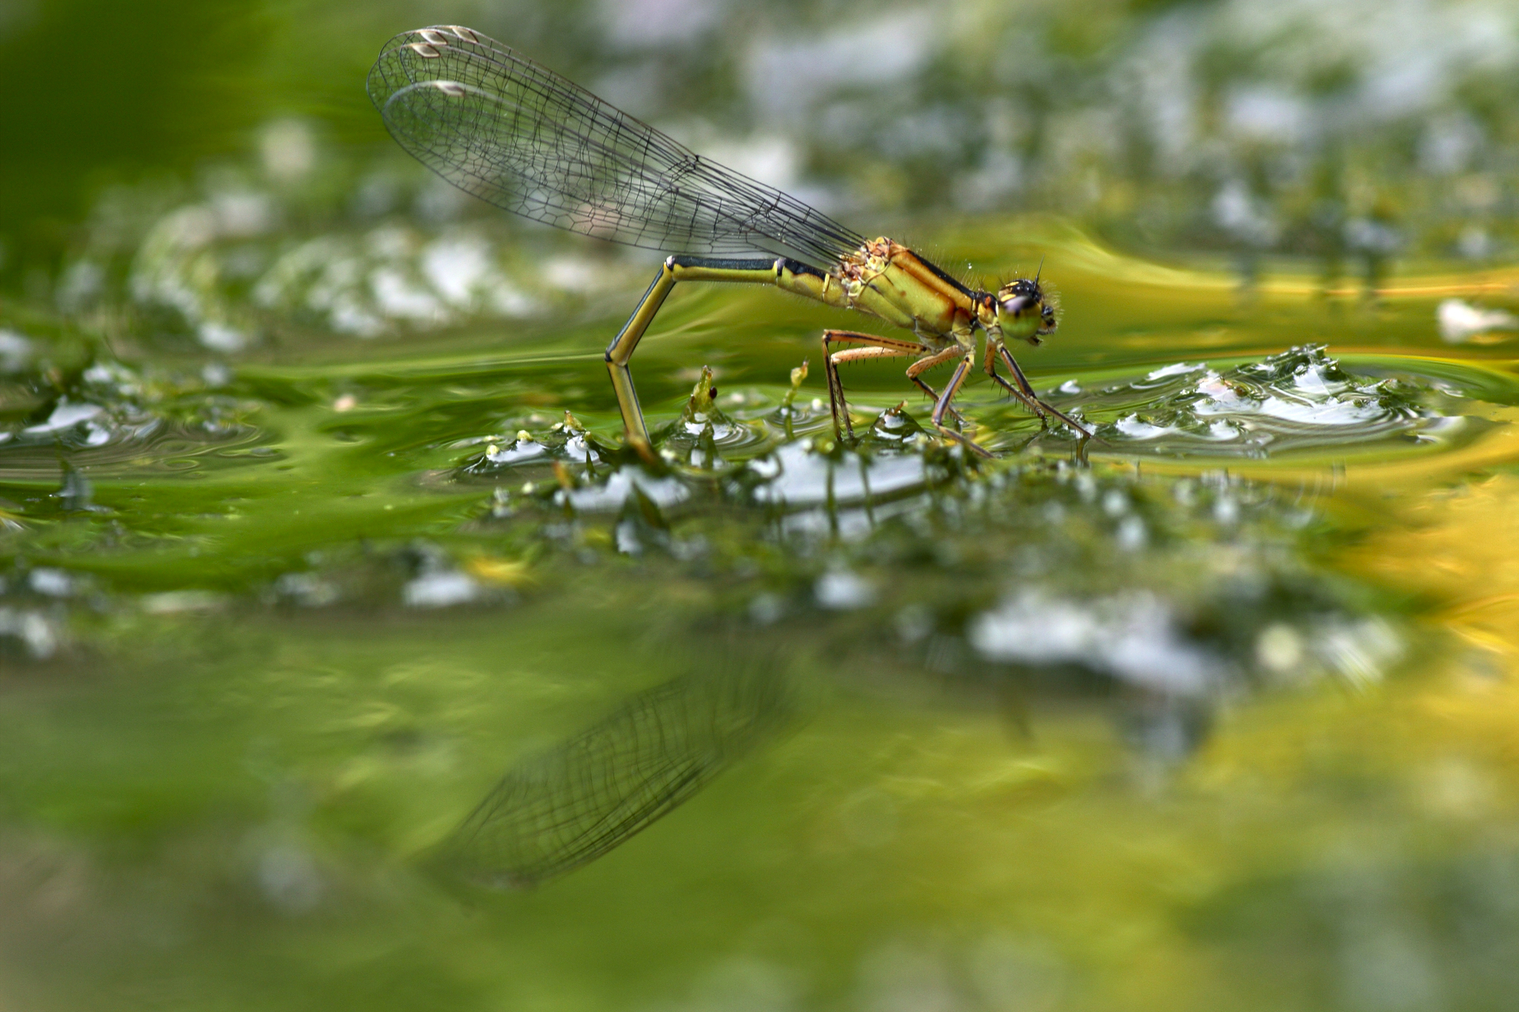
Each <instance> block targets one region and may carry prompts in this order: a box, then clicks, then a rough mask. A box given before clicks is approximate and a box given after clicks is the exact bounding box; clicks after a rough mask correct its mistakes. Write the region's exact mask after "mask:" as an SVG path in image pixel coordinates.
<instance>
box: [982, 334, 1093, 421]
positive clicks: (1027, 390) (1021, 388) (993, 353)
mask: <svg viewBox="0 0 1519 1012" xmlns="http://www.w3.org/2000/svg"><path fill="white" fill-rule="evenodd" d="M996 357H1000V358H1001V359H1002V361H1003V362H1004V363H1006V365H1007V371H1008V372H1010V373H1012V374H1013V379H1014V380H1015V381H1016V382H1017V384H1018V385H1017V386H1016V387H1015V386H1013V384H1011V383H1009V382H1008V381H1007V380H1005V379H1003V378H1002V377H1001V376H1000V375H998V373H997V362H996ZM986 374H987V375H988V376H990V377H991V378H992V379H994V380H996V381H997V382H998V383H1000V384H1001V385H1002V386H1003V387H1004V388H1005V389H1006V390H1007V392H1008V393H1010V394H1012V395H1013V396H1014V397H1016V398H1018V400H1020V401H1022V402H1023V404H1024V405H1025V406H1026V407H1028V409H1029V410H1031V411H1033V412H1034V414H1036V415H1038V416H1039V418H1040V420H1041V421H1044V420H1046V419H1047V418H1048V416H1049V415H1054V416H1055V417H1056V418H1058V419H1060V420H1061V421H1062V422H1064V423H1065V424H1067V425H1069V426H1070V427H1071V428H1073V429H1075V430H1076V431H1077V432H1079V433H1080V434H1081V437H1082V438H1083V439H1091V438H1092V434H1091V433H1090V432H1089V431H1087V430H1086V429H1085V428H1083V427H1082V426H1080V425H1078V424H1077V423H1076V421H1075V419H1073V418H1071V416H1070V415H1068V414H1066V413H1065V412H1064V411H1061V410H1060V409H1059V408H1055V407H1051V406H1050V405H1048V404H1046V403H1044V401H1042V400H1040V399H1039V395H1038V394H1036V393H1035V392H1034V388H1033V386H1032V385H1031V384H1030V383H1029V381H1028V377H1026V376H1024V375H1023V370H1022V369H1020V368H1018V363H1017V362H1015V361H1013V356H1012V353H1011V352H1009V351H1008V350H1007V347H1006V346H1005V345H1003V344H1002V343H1001V342H990V341H988V342H987V345H986Z"/></svg>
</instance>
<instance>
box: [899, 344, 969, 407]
mask: <svg viewBox="0 0 1519 1012" xmlns="http://www.w3.org/2000/svg"><path fill="white" fill-rule="evenodd" d="M964 350H965V349H963V348H961V347H960V346H959V345H957V344H952V345H950V346H949V347H948V348H945V349H944V350H943V351H936V352H934V353H933V354H932V355H925V356H924V357H923V358H920V359H918V360H917V361H916V362H914V363H913V364H912V365H910V366H908V367H907V378H908V379H910V380H912V381H913V383H915V384H917V387H918V389H919V390H922V391H923V392H924V393H926V394H928V396H929V397H930V398H931V399H932V400H933V401H935V402H936V403H937V402H938V400H939V393H938V391H937V390H935V389H934V388H933V387H931V386H929V385H928V384H927V383H926V382H924V381H923V380H922V379H921V378H920V377H921V376H922V375H923V374H924V373H925V372H927V371H928V370H930V369H932V368H934V367H935V366H940V365H943V364H944V363H945V362H952V361H954V360H955V359H957V358H959V357H960V355H961V353H962V352H964ZM949 413H950V414H952V415H954V416H955V421H957V422H959V423H960V424H961V425H964V424H965V416H964V415H962V414H960V412H958V411H956V410H955V409H954V408H950V409H949Z"/></svg>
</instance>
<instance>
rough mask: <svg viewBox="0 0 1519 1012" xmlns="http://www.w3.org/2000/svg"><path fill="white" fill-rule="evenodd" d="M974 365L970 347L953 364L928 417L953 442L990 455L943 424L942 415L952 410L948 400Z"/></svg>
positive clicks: (987, 455) (974, 355)
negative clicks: (956, 363) (952, 369)
mask: <svg viewBox="0 0 1519 1012" xmlns="http://www.w3.org/2000/svg"><path fill="white" fill-rule="evenodd" d="M956 350H957V351H958V350H959V349H958V348H957V349H956ZM975 367H976V352H975V349H971V350H969V351H966V352H965V357H964V358H962V359H961V360H960V364H959V365H957V366H955V372H954V375H952V376H951V377H950V378H949V382H948V383H946V384H945V385H944V392H943V393H942V394H940V395H939V400H938V401H937V402H936V403H935V404H934V413H933V414H932V415H931V416H930V419H931V420H932V421H933V423H934V428H936V429H938V430H939V431H940V432H941V433H943V434H944V435H946V436H948V437H949V438H950V439H953V440H954V441H955V442H957V443H959V444H961V445H962V446H964V447H965V448H966V449H968V450H970V451H971V452H972V453H977V454H980V455H981V456H983V457H990V456H991V451H989V450H987V449H985V448H983V447H980V446H977V445H976V444H975V443H973V442H972V441H971V440H970V438H969V437H967V436H966V435H964V434H963V433H960V432H956V431H955V430H954V429H950V428H946V427H945V425H944V416H945V415H947V414H948V413H949V412H950V411H952V410H954V409H953V408H952V407H950V401H953V400H954V399H955V394H957V393H959V392H960V386H961V384H963V383H964V382H965V377H967V376H969V375H970V371H971V370H972V369H974V368H975Z"/></svg>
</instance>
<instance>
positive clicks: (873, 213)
mask: <svg viewBox="0 0 1519 1012" xmlns="http://www.w3.org/2000/svg"><path fill="white" fill-rule="evenodd" d="M1516 20H1519V13H1516V11H1515V9H1514V7H1513V5H1512V4H1508V3H1503V2H1496V0H1495V2H1490V3H1485V2H1462V3H1435V2H1428V0H1406V2H1403V0H1400V2H1396V3H1390V4H1382V3H1376V4H1371V3H1368V4H1360V3H1357V2H1353V0H1341V2H1335V3H1307V2H1303V3H1297V2H1292V3H1280V4H1267V5H1263V4H1258V3H1250V2H1245V0H1241V2H1236V3H1228V2H1219V3H1172V2H1158V0H1146V2H1133V3H1122V2H1116V0H1078V2H1068V3H1067V2H1059V3H1057V2H1043V0H1028V2H1020V3H1009V2H993V0H955V2H952V3H946V4H932V5H929V4H911V3H900V4H892V5H888V6H885V7H866V6H861V5H852V4H849V3H847V2H825V3H815V4H801V3H791V2H779V3H774V4H764V5H745V4H739V3H725V2H721V0H630V2H611V0H607V2H600V3H590V2H569V3H561V4H554V5H542V4H536V3H526V2H524V3H511V2H475V3H450V4H421V3H401V2H394V0H392V2H377V3H370V4H363V5H343V4H334V3H320V2H310V3H298V2H288V3H273V2H245V0H237V2H230V3H225V4H217V5H200V4H193V3H161V4H152V5H145V6H140V7H126V6H123V5H119V4H93V3H88V2H84V0H56V2H48V3H42V2H40V0H7V2H6V5H5V7H4V8H3V11H0V54H3V68H4V69H3V74H4V77H5V82H6V88H7V94H8V95H10V96H11V97H10V100H9V101H7V102H6V103H5V104H4V108H3V111H0V130H3V135H4V136H5V137H6V138H7V142H6V156H5V159H4V165H3V167H0V173H3V175H0V236H3V237H4V241H5V244H6V250H7V256H6V258H5V264H4V268H3V277H4V279H5V282H6V284H7V285H8V286H12V287H14V286H15V285H18V284H24V283H26V281H25V279H26V278H27V277H28V276H30V277H32V281H31V284H33V285H34V287H35V286H39V285H41V284H42V283H43V282H42V278H43V277H45V276H47V275H48V274H49V272H56V270H57V269H58V267H59V265H60V263H61V262H62V261H63V260H64V259H65V258H66V257H67V253H68V250H69V249H70V248H71V243H72V242H73V241H74V240H75V239H76V238H77V230H78V223H79V222H80V221H81V220H82V219H83V218H84V217H85V215H86V213H87V211H88V210H89V209H90V207H91V206H92V203H93V201H94V200H95V199H96V198H97V197H98V195H99V193H100V192H101V189H102V187H105V186H108V185H110V184H112V183H121V182H139V181H142V180H145V179H153V178H160V177H164V176H171V175H172V176H177V177H179V178H186V177H188V176H190V175H192V174H193V173H194V172H195V171H197V170H198V169H202V168H204V166H205V165H206V164H207V162H208V161H209V160H215V159H218V158H222V159H227V158H235V157H240V156H244V155H246V154H247V153H248V152H249V151H250V150H252V149H253V147H254V146H255V145H256V143H257V140H256V138H257V135H258V131H259V130H260V129H261V128H262V127H263V126H265V125H266V124H268V123H269V122H271V121H273V120H275V119H278V118H282V117H297V118H299V119H300V120H302V121H303V122H305V123H307V124H308V125H309V126H311V127H312V128H313V129H315V130H316V131H317V132H318V133H319V135H320V137H321V138H322V140H323V142H325V143H329V144H331V145H334V146H335V147H337V148H338V149H339V150H341V151H342V152H343V153H344V154H345V155H347V156H349V157H353V158H357V159H369V158H376V157H381V156H382V155H383V154H388V153H389V152H388V151H387V150H386V147H385V138H384V136H383V130H382V129H381V126H380V124H379V121H378V119H377V117H376V116H375V115H374V113H373V111H372V110H371V109H370V108H369V107H368V105H367V103H366V102H365V100H364V96H363V93H362V90H361V88H360V87H359V84H360V82H361V81H362V78H363V75H364V73H365V71H366V70H367V67H368V65H369V63H370V62H371V60H372V58H373V56H374V54H375V53H376V51H377V50H378V46H379V43H380V41H382V40H384V39H385V38H388V37H389V36H390V35H391V34H394V31H395V30H397V29H398V28H400V27H402V26H406V27H412V26H415V25H418V24H424V23H433V24H439V23H453V22H458V23H464V24H469V25H473V26H475V27H477V28H479V29H481V30H483V31H485V32H487V33H489V34H493V35H495V36H497V37H499V38H501V39H503V40H505V41H507V42H509V43H510V44H511V45H513V46H516V47H517V48H519V49H520V50H521V51H522V52H523V53H525V54H528V55H530V56H532V57H533V58H535V59H537V60H539V61H540V62H542V63H545V64H546V65H548V66H550V67H553V68H555V69H557V70H559V71H560V72H561V73H564V74H565V75H567V76H569V77H570V78H571V79H573V80H576V81H579V82H582V83H584V84H586V85H587V86H588V87H590V88H591V89H592V90H593V91H595V92H597V93H598V94H601V95H603V96H604V97H606V98H608V99H609V100H611V101H612V102H613V103H614V104H616V105H619V106H621V107H623V108H625V109H627V110H628V111H630V112H632V113H634V114H635V115H638V116H640V117H643V118H645V119H648V120H650V121H652V122H654V123H655V124H657V125H660V126H662V127H665V128H667V129H668V130H670V131H671V132H672V133H674V134H675V135H676V136H677V137H678V138H680V139H683V140H687V141H688V142H692V143H698V144H699V145H700V146H702V147H703V148H704V149H706V150H710V151H712V152H714V154H715V155H721V156H723V157H725V158H726V159H727V160H728V161H730V162H732V163H735V164H736V165H737V167H739V168H741V169H746V170H748V171H749V172H751V173H752V174H755V175H758V176H760V177H761V178H764V179H765V180H767V181H769V182H772V183H774V184H777V185H780V186H782V187H783V188H792V189H795V190H797V191H798V192H799V193H800V194H801V195H803V196H804V197H807V198H809V199H811V200H812V201H814V202H816V203H818V204H821V205H824V206H825V207H826V208H827V209H829V210H833V211H835V212H837V213H839V214H845V215H848V216H849V217H850V218H851V220H856V221H859V222H861V223H864V222H869V221H873V220H887V221H889V220H891V218H890V217H888V215H889V214H895V215H897V216H904V215H905V216H912V215H921V214H926V213H929V212H939V211H944V212H956V213H960V214H965V213H975V212H981V211H1007V210H1048V211H1055V212H1058V213H1060V214H1062V215H1065V216H1069V217H1072V218H1074V219H1076V220H1078V221H1080V222H1082V223H1084V224H1087V225H1089V226H1091V227H1093V228H1095V229H1097V230H1099V232H1100V233H1101V234H1102V235H1104V236H1105V237H1108V238H1110V239H1111V240H1112V241H1115V242H1118V243H1121V244H1123V245H1125V246H1127V247H1130V248H1143V249H1146V250H1150V251H1185V252H1193V251H1199V250H1213V251H1232V252H1233V253H1235V254H1236V255H1239V256H1241V257H1246V258H1249V257H1254V256H1258V255H1264V254H1291V255H1300V256H1312V257H1317V258H1320V259H1321V260H1322V261H1324V262H1326V263H1328V264H1329V266H1330V269H1334V265H1335V262H1337V261H1340V260H1349V261H1352V262H1353V261H1355V260H1356V259H1357V258H1358V257H1359V258H1364V257H1366V256H1367V255H1380V256H1383V257H1387V256H1392V255H1398V256H1401V257H1405V258H1414V259H1417V258H1420V257H1426V258H1429V257H1439V258H1451V257H1455V258H1462V259H1466V260H1468V261H1471V262H1475V263H1482V262H1485V261H1489V260H1493V259H1495V258H1502V257H1503V256H1505V255H1506V254H1507V253H1509V252H1510V251H1511V250H1512V243H1513V241H1514V218H1515V213H1516V212H1515V195H1514V193H1513V185H1512V177H1513V170H1514V167H1515V162H1516V159H1519V113H1516V111H1515V107H1514V103H1513V101H1512V96H1513V94H1514V93H1515V88H1516V85H1519V43H1516V41H1515V39H1516V31H1519V29H1516Z"/></svg>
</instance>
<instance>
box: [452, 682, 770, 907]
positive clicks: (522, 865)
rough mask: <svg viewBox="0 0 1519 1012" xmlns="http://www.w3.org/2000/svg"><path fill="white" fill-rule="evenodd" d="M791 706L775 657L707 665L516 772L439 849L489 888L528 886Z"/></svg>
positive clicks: (638, 821) (706, 773)
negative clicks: (765, 660)
mask: <svg viewBox="0 0 1519 1012" xmlns="http://www.w3.org/2000/svg"><path fill="white" fill-rule="evenodd" d="M792 710H793V706H792V700H791V697H790V693H789V692H788V690H787V687H786V682H785V679H784V678H782V677H781V675H780V674H779V673H778V671H777V665H775V664H773V663H771V664H766V665H764V666H763V669H761V668H760V667H758V666H757V665H755V664H753V663H741V664H735V665H721V664H720V665H705V666H704V669H703V670H702V671H699V672H696V673H693V674H690V675H686V676H683V677H680V678H677V679H674V680H673V681H670V682H666V683H665V684H663V685H659V686H656V687H655V688H652V689H649V690H647V691H645V692H641V693H639V694H637V695H635V696H633V697H632V698H630V699H628V700H627V701H625V702H624V703H623V704H622V705H621V706H620V707H618V709H617V710H615V711H614V712H613V713H611V714H610V715H609V716H607V717H605V718H604V719H602V720H601V721H599V722H598V723H596V724H593V725H592V726H591V727H589V728H587V729H586V730H584V731H582V732H581V733H579V734H577V735H575V736H574V737H572V738H569V739H568V740H566V741H564V742H562V743H560V744H559V745H557V746H555V747H553V748H551V749H549V750H548V751H546V752H542V753H540V754H538V755H535V756H531V757H529V758H528V759H526V760H524V761H522V762H521V763H519V764H518V765H517V766H516V767H515V768H513V769H512V770H510V771H508V773H507V774H506V776H505V777H504V778H502V780H501V782H500V783H498V784H497V785H496V786H495V788H494V789H493V790H492V791H491V792H490V793H489V794H488V795H487V796H486V797H485V800H484V801H482V802H481V803H480V805H479V807H477V808H476V809H475V811H474V812H473V813H472V814H471V815H470V816H469V818H467V819H466V820H465V821H464V824H463V825H461V826H460V827H459V829H458V830H456V831H455V832H454V834H453V835H452V836H451V837H450V838H449V839H448V840H447V841H445V843H444V845H443V847H442V848H441V850H440V854H439V857H440V858H441V862H442V864H443V865H444V866H445V867H446V868H447V870H448V871H449V872H451V873H452V874H455V875H462V876H463V877H465V878H466V879H468V880H470V881H473V882H477V883H480V884H485V885H491V886H496V887H513V888H531V887H533V886H535V885H538V884H539V883H541V882H544V881H547V880H548V879H551V878H554V877H556V876H559V875H562V874H564V873H565V872H568V871H570V870H572V869H574V868H577V867H579V866H580V865H583V864H586V863H587V862H590V861H593V860H595V859H596V858H598V857H600V856H601V855H602V854H605V853H606V852H607V851H609V850H611V849H612V848H614V847H616V846H618V845H619V844H621V843H622V842H623V841H625V840H627V839H628V838H629V837H631V836H632V835H633V834H635V833H637V832H638V831H639V830H641V829H643V828H645V827H646V826H648V825H649V824H650V823H652V822H654V821H655V820H656V819H658V818H659V817H660V816H662V815H664V814H666V813H667V812H669V811H671V810H672V809H674V808H675V807H676V806H678V805H680V804H682V803H684V802H685V801H686V800H687V799H689V798H690V797H691V796H692V795H693V794H695V793H696V792H697V791H699V790H701V789H702V787H704V786H705V785H706V784H707V783H709V782H710V781H711V780H712V779H713V778H714V777H716V776H717V775H718V774H719V773H721V772H722V771H723V770H724V769H725V768H726V767H727V766H728V764H730V763H731V762H732V761H733V760H734V759H736V758H738V757H739V756H740V755H742V754H743V753H745V752H746V751H748V750H749V749H750V748H751V747H753V746H754V745H755V744H756V743H758V742H760V741H762V740H764V739H765V738H767V737H768V736H770V735H771V734H772V733H773V732H775V731H777V730H778V729H779V728H780V727H781V725H782V724H783V723H784V722H785V720H786V718H787V717H788V716H789V715H790V713H791V712H792Z"/></svg>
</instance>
